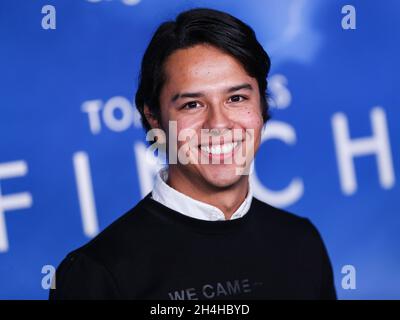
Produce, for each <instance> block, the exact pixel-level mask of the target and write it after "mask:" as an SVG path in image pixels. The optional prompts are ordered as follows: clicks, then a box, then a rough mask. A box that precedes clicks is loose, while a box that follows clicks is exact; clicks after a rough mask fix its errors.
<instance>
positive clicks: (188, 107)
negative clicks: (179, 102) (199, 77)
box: [182, 101, 198, 109]
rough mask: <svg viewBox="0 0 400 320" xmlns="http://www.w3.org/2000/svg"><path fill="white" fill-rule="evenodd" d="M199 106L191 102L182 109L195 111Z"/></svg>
mask: <svg viewBox="0 0 400 320" xmlns="http://www.w3.org/2000/svg"><path fill="white" fill-rule="evenodd" d="M197 106H198V102H197V101H190V102H188V103H185V104H184V105H183V106H182V109H195V108H197Z"/></svg>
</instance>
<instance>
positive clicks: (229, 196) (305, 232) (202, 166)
mask: <svg viewBox="0 0 400 320" xmlns="http://www.w3.org/2000/svg"><path fill="white" fill-rule="evenodd" d="M269 69H270V59H269V57H268V55H267V53H266V52H265V51H264V50H263V48H262V46H261V45H260V44H259V43H258V41H257V39H256V36H255V34H254V32H253V30H252V29H251V28H250V27H249V26H247V25H246V24H244V23H243V22H241V21H240V20H238V19H236V18H234V17H232V16H230V15H228V14H226V13H223V12H220V11H215V10H210V9H193V10H189V11H186V12H183V13H181V14H180V15H179V16H178V17H177V18H176V21H169V22H165V23H163V24H162V25H161V26H160V27H159V28H158V30H157V31H156V33H155V34H154V36H153V38H152V40H151V42H150V44H149V46H148V48H147V50H146V52H145V54H144V57H143V61H142V66H141V74H140V79H139V80H140V81H139V88H138V91H137V94H136V105H137V108H138V110H139V112H140V113H141V115H142V121H143V125H144V127H145V129H146V130H147V131H149V132H152V133H153V135H154V136H156V139H157V142H158V143H159V145H162V144H163V143H166V150H167V153H168V166H167V167H166V168H164V169H163V170H161V171H160V173H159V174H158V175H157V177H156V183H155V186H154V189H153V191H152V192H151V193H149V194H148V195H147V196H146V197H145V198H144V199H142V200H141V201H140V202H139V203H138V204H137V205H136V206H135V207H134V208H133V209H131V210H130V211H129V212H127V213H126V214H125V215H123V216H122V217H121V218H120V219H118V220H117V221H116V222H114V223H113V224H112V225H111V226H109V227H108V228H106V229H105V230H104V231H103V232H102V233H100V234H99V235H98V236H97V237H96V238H95V239H93V240H92V241H90V242H89V243H88V244H86V245H85V246H83V247H81V248H79V249H78V250H76V251H74V252H72V253H70V254H69V255H68V256H67V257H66V258H65V260H64V261H63V262H62V264H61V265H60V266H59V268H58V270H57V275H56V289H55V290H51V293H50V298H51V299H77V298H78V299H79V298H83V299H173V300H176V299H335V298H336V293H335V288H334V284H333V274H332V268H331V263H330V261H329V258H328V254H327V252H326V249H325V247H324V244H323V242H322V240H321V237H320V235H319V233H318V231H317V230H316V228H315V227H314V226H313V225H312V224H311V222H310V221H309V220H308V219H306V218H301V217H298V216H296V215H294V214H291V213H288V212H286V211H283V210H280V209H278V208H275V207H272V206H270V205H268V204H266V203H264V202H262V201H260V200H258V199H256V198H254V197H253V194H252V189H251V186H250V184H249V175H248V172H249V167H250V164H251V160H252V158H253V156H254V153H255V151H257V149H258V146H259V144H260V139H261V133H262V129H263V126H264V124H265V123H266V122H267V120H268V119H269V114H268V103H267V98H266V90H267V81H266V78H267V75H268V72H269ZM171 128H172V129H173V130H171ZM163 132H165V136H163V135H162V133H163ZM173 138H176V139H173ZM171 141H176V143H177V145H176V146H174V145H173V143H171Z"/></svg>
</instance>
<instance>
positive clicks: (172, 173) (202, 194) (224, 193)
mask: <svg viewBox="0 0 400 320" xmlns="http://www.w3.org/2000/svg"><path fill="white" fill-rule="evenodd" d="M168 171H169V172H168V180H167V184H168V185H169V186H170V187H171V188H174V189H175V190H177V191H179V192H181V193H183V194H185V195H187V196H189V197H191V198H193V199H195V200H198V201H202V202H205V203H208V204H210V205H213V206H215V207H217V208H218V209H220V210H221V211H222V212H223V213H224V215H225V219H226V220H230V218H231V216H232V215H233V213H234V212H235V211H236V210H237V209H238V208H239V207H240V205H241V204H242V203H243V201H244V200H245V198H246V196H247V192H248V187H249V179H248V178H249V177H248V176H242V177H241V179H240V180H239V181H238V182H236V183H235V184H234V185H232V186H230V187H227V188H218V187H216V186H210V185H208V184H206V183H201V181H199V179H193V178H192V179H191V177H188V176H187V175H186V174H182V172H180V171H179V170H174V168H173V167H172V166H170V168H169V170H168ZM193 181H196V183H193Z"/></svg>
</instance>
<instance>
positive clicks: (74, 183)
mask: <svg viewBox="0 0 400 320" xmlns="http://www.w3.org/2000/svg"><path fill="white" fill-rule="evenodd" d="M347 4H351V5H352V6H353V7H352V8H353V9H354V10H353V9H352V8H348V7H345V8H343V7H344V6H345V5H347ZM46 5H51V6H53V7H44V6H46ZM195 6H206V7H211V8H216V9H221V10H224V11H227V12H229V13H232V14H233V15H235V16H237V17H239V18H240V19H242V20H244V21H245V22H247V23H248V24H250V25H251V26H252V27H253V28H254V29H255V31H256V34H257V36H258V39H259V41H260V42H261V43H262V45H263V46H264V48H265V49H266V51H267V52H268V53H269V54H270V56H271V60H272V70H271V76H270V79H269V82H270V94H271V97H272V99H273V102H272V116H273V119H272V120H271V122H270V123H269V124H268V125H267V129H266V131H265V136H264V143H263V144H262V146H261V149H260V152H259V154H258V157H257V160H256V162H255V170H254V174H253V176H252V183H253V184H254V189H255V193H256V196H257V197H258V198H260V199H261V200H264V201H266V202H269V203H271V204H272V205H276V206H279V207H281V208H285V209H287V210H289V211H292V212H295V213H297V214H299V215H302V216H306V217H309V218H310V219H311V220H312V221H313V222H314V223H315V225H316V226H317V227H318V228H319V230H320V232H321V234H322V236H323V238H324V240H325V243H326V246H327V248H328V250H329V254H330V257H331V259H332V263H333V267H334V275H335V283H336V287H337V291H338V295H339V297H340V298H342V299H358V298H367V299H371V298H378V299H380V298H392V299H394V298H396V299H400V250H399V246H400V201H399V197H400V192H399V191H400V188H399V183H398V181H396V177H398V176H399V174H400V121H399V119H400V96H399V94H398V91H399V90H398V89H399V85H398V74H399V71H400V68H399V66H400V64H399V62H398V57H399V56H400V36H399V25H400V22H399V20H398V19H396V18H398V17H397V16H398V12H399V10H400V2H398V1H396V0H386V1H381V2H376V1H372V0H371V1H366V0H363V1H361V0H352V1H350V2H349V1H340V0H326V1H317V0H315V1H313V0H308V1H306V0H304V1H303V0H277V1H272V0H271V1H256V0H246V1H244V0H243V1H239V0H219V1H215V0H198V1H194V0H185V1H183V0H169V1H162V0H141V1H140V0H136V1H134V0H91V1H89V0H64V1H62V0H46V1H44V0H31V1H27V0H2V1H1V3H0V137H1V138H0V298H4V299H5V298H7V299H14V298H22V299H31V298H33V299H44V298H47V296H48V278H49V277H48V276H49V275H51V273H52V271H53V268H52V266H57V265H58V264H59V263H60V261H61V259H62V258H63V257H64V256H65V255H66V253H67V252H69V251H71V250H72V249H74V248H76V247H78V246H80V245H82V244H84V243H86V242H87V241H88V240H89V239H90V238H92V237H93V236H94V235H95V234H96V233H98V232H99V231H101V230H102V229H104V228H105V227H106V226H107V225H109V224H110V223H111V222H112V221H113V220H115V219H116V218H117V217H119V216H120V215H121V214H123V213H124V212H126V211H127V210H128V209H130V208H131V207H132V206H134V205H135V204H136V203H137V201H139V199H140V198H141V197H142V196H143V195H144V194H146V193H147V192H148V191H149V190H150V189H151V185H152V181H153V180H152V179H153V175H154V171H155V170H156V167H155V166H154V164H152V163H149V162H147V161H144V160H145V158H144V150H145V146H146V144H145V143H144V131H143V130H142V128H141V126H140V121H139V116H138V113H137V112H136V110H135V105H134V99H133V97H134V93H135V90H136V85H137V75H138V70H139V64H140V61H141V57H142V54H143V52H144V50H145V48H146V45H147V43H148V41H149V40H150V37H151V35H152V33H153V32H154V31H155V29H156V27H157V26H158V25H159V24H160V23H161V22H162V21H164V20H165V19H171V18H174V17H175V16H176V14H177V13H178V12H179V11H181V10H183V9H189V8H192V7H195ZM53 9H54V10H55V11H54V10H53ZM42 10H43V12H42ZM342 10H343V12H342ZM53 13H54V14H55V17H56V20H55V21H54V20H51V17H52V14H53ZM52 23H53V25H52ZM346 25H347V26H350V27H351V28H346ZM49 27H50V28H49ZM52 27H55V29H52ZM354 27H355V29H354ZM46 28H47V29H46ZM396 89H397V91H396Z"/></svg>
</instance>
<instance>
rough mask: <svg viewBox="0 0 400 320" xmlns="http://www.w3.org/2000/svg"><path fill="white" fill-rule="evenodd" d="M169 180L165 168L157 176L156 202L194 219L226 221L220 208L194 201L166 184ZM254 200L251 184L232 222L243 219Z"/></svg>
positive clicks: (155, 187) (154, 189)
mask: <svg viewBox="0 0 400 320" xmlns="http://www.w3.org/2000/svg"><path fill="white" fill-rule="evenodd" d="M167 179H168V167H165V168H163V169H161V170H160V171H159V172H158V174H157V176H156V181H155V184H154V188H153V191H152V198H153V199H154V200H156V201H158V202H160V203H161V204H163V205H165V206H166V207H168V208H170V209H172V210H175V211H177V212H179V213H182V214H184V215H186V216H189V217H192V218H196V219H201V220H208V221H218V220H225V215H224V213H223V212H222V211H221V210H220V209H219V208H217V207H215V206H213V205H210V204H208V203H205V202H202V201H199V200H196V199H193V198H191V197H189V196H187V195H185V194H183V193H181V192H179V191H177V190H175V189H173V188H171V187H170V186H169V185H168V184H167V183H166V181H167ZM252 199H253V191H252V188H251V184H250V183H249V189H248V193H247V196H246V198H245V200H244V201H243V203H242V204H241V205H240V207H239V208H238V209H237V210H236V211H235V212H234V213H233V215H232V216H231V220H232V219H237V218H241V217H243V216H244V215H245V214H246V213H247V212H248V211H249V209H250V205H251V201H252Z"/></svg>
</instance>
